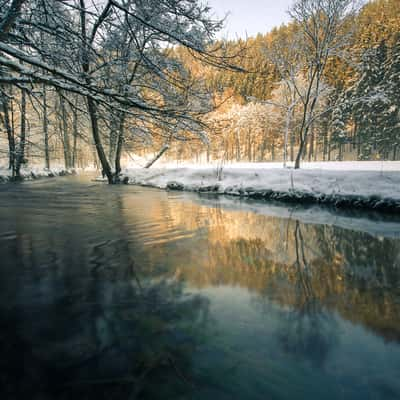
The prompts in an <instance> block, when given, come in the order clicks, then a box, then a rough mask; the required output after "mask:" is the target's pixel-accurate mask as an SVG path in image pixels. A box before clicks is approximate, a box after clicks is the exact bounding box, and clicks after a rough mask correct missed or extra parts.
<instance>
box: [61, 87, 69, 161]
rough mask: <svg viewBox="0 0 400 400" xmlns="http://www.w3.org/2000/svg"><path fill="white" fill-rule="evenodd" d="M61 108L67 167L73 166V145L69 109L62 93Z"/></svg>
mask: <svg viewBox="0 0 400 400" xmlns="http://www.w3.org/2000/svg"><path fill="white" fill-rule="evenodd" d="M60 108H61V123H62V125H61V129H62V138H63V148H64V164H65V168H67V169H68V168H70V167H71V145H70V142H69V135H68V122H67V110H66V108H65V100H64V97H63V96H62V93H60Z"/></svg>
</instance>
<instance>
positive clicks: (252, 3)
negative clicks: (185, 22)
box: [207, 0, 293, 39]
mask: <svg viewBox="0 0 400 400" xmlns="http://www.w3.org/2000/svg"><path fill="white" fill-rule="evenodd" d="M207 2H208V4H209V5H210V6H211V7H212V9H213V10H214V13H215V14H216V15H217V16H218V17H223V16H224V15H225V14H226V13H228V12H230V14H229V16H228V19H227V21H226V27H225V29H224V31H223V32H222V35H220V36H223V37H228V38H229V39H235V38H236V37H242V38H244V37H246V34H247V36H255V35H257V33H258V32H260V33H266V32H269V31H270V30H271V29H272V28H273V27H275V26H279V25H281V24H282V23H285V22H288V20H289V17H288V15H287V10H288V8H289V6H290V5H291V4H292V3H293V0H208V1H207Z"/></svg>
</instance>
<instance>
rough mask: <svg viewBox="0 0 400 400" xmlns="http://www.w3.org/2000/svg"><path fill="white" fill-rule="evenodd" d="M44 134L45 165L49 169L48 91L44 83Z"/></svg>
mask: <svg viewBox="0 0 400 400" xmlns="http://www.w3.org/2000/svg"><path fill="white" fill-rule="evenodd" d="M43 135H44V163H45V167H46V168H47V169H50V152H49V120H48V118H47V93H46V86H45V85H43Z"/></svg>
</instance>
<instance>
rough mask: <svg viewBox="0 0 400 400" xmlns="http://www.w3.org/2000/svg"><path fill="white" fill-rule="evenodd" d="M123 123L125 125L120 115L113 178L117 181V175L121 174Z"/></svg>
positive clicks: (123, 116)
mask: <svg viewBox="0 0 400 400" xmlns="http://www.w3.org/2000/svg"><path fill="white" fill-rule="evenodd" d="M124 123H125V114H123V113H122V114H121V115H120V118H119V128H118V140H117V148H116V150H115V176H116V177H117V179H118V176H119V174H120V173H121V154H122V145H123V144H124Z"/></svg>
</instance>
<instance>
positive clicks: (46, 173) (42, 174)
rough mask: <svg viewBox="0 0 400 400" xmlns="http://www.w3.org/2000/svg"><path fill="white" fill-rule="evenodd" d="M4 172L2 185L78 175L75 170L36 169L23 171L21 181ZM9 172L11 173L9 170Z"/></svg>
mask: <svg viewBox="0 0 400 400" xmlns="http://www.w3.org/2000/svg"><path fill="white" fill-rule="evenodd" d="M2 172H3V170H0V184H6V183H19V182H25V181H33V180H38V179H44V178H56V177H59V176H69V175H76V174H77V171H76V170H75V169H63V168H61V169H60V168H54V169H49V170H46V169H44V168H43V169H34V170H23V171H21V177H20V179H15V178H13V177H12V176H11V175H8V174H3V173H2ZM7 172H9V171H8V170H7Z"/></svg>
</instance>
